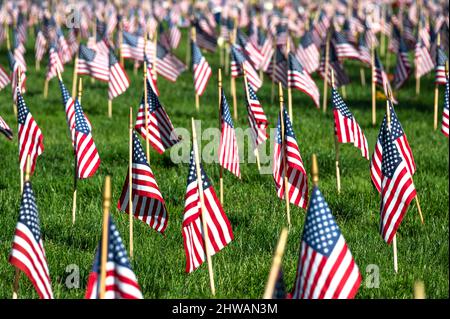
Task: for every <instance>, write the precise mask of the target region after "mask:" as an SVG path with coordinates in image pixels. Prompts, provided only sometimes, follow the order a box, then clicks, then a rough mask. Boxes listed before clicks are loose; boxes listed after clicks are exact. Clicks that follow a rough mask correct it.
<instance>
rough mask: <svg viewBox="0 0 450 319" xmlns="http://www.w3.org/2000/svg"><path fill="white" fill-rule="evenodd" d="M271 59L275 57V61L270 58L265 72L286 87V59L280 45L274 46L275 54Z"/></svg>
mask: <svg viewBox="0 0 450 319" xmlns="http://www.w3.org/2000/svg"><path fill="white" fill-rule="evenodd" d="M272 59H275V61H273V60H272V61H271V62H270V64H269V67H268V68H267V74H269V75H270V76H271V78H272V79H273V81H274V82H275V83H278V82H281V84H282V85H283V87H287V85H288V79H287V74H288V61H287V59H286V57H285V55H284V54H283V52H282V51H281V48H280V47H277V48H276V50H275V56H274V57H272ZM274 62H275V63H274ZM274 67H275V70H274Z"/></svg>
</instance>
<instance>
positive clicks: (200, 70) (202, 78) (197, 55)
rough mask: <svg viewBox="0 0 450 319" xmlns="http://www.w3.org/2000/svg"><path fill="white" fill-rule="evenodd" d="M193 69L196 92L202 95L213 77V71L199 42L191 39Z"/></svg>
mask: <svg viewBox="0 0 450 319" xmlns="http://www.w3.org/2000/svg"><path fill="white" fill-rule="evenodd" d="M191 50H192V70H193V73H194V87H195V92H196V93H197V94H198V95H199V96H201V95H202V94H203V92H205V89H206V85H207V84H208V81H209V78H210V77H211V74H212V71H211V67H210V66H209V64H208V62H207V61H206V59H205V57H204V56H203V55H202V53H201V52H200V49H199V48H198V46H197V44H196V43H195V42H194V41H192V40H191Z"/></svg>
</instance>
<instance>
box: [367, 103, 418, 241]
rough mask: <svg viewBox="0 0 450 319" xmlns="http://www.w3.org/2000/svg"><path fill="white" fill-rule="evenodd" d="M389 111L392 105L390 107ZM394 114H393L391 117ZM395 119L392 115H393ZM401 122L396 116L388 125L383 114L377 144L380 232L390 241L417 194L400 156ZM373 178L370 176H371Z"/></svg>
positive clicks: (406, 166) (407, 165) (409, 171)
mask: <svg viewBox="0 0 450 319" xmlns="http://www.w3.org/2000/svg"><path fill="white" fill-rule="evenodd" d="M390 109H391V110H393V108H391V107H390ZM392 115H394V116H395V113H394V114H392V113H391V116H392ZM392 119H393V120H394V118H392ZM400 130H401V126H400V123H399V122H398V120H397V119H396V116H395V122H394V121H392V122H391V123H390V125H389V124H388V123H387V121H386V116H385V117H384V120H383V123H382V124H381V129H380V133H379V135H378V141H377V146H378V144H381V157H382V159H381V173H380V175H381V176H380V193H381V207H380V215H381V220H380V233H381V236H382V237H383V239H384V240H385V241H386V242H387V243H388V244H390V243H391V241H392V239H393V238H394V236H395V234H396V232H397V229H398V227H399V226H400V223H401V222H402V219H403V216H404V215H405V213H406V210H407V209H408V206H409V204H410V203H411V201H412V200H413V198H414V197H415V196H416V189H415V187H414V183H413V180H412V174H411V169H410V168H409V165H410V164H409V163H408V162H407V161H405V158H404V156H402V154H401V153H402V152H403V150H402V149H401V148H400V147H399V143H398V139H399V138H398V133H399V131H400ZM372 179H373V176H372Z"/></svg>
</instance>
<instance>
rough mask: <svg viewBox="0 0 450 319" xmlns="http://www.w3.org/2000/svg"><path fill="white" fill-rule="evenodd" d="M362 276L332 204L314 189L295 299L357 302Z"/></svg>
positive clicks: (301, 247)
mask: <svg viewBox="0 0 450 319" xmlns="http://www.w3.org/2000/svg"><path fill="white" fill-rule="evenodd" d="M361 280H362V279H361V274H360V272H359V269H358V266H357V265H356V263H355V260H354V259H353V256H352V253H351V252H350V249H349V248H348V246H347V243H346V242H345V239H344V236H343V235H342V233H341V230H340V228H339V226H338V225H337V223H336V220H335V219H334V217H333V215H332V214H331V210H330V208H329V207H328V203H327V202H326V201H325V198H324V197H323V195H322V193H321V192H320V190H319V188H318V187H317V186H315V187H314V188H313V190H312V196H311V200H310V202H309V208H308V212H307V213H306V221H305V226H304V228H303V234H302V241H301V243H300V253H299V257H298V266H297V274H296V279H295V284H294V288H293V291H292V298H293V299H353V298H354V297H355V295H356V293H357V292H358V289H359V286H360V284H361Z"/></svg>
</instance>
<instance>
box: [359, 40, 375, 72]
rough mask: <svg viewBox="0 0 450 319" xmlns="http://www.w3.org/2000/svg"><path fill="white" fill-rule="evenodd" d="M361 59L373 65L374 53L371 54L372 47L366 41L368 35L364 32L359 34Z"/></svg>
mask: <svg viewBox="0 0 450 319" xmlns="http://www.w3.org/2000/svg"><path fill="white" fill-rule="evenodd" d="M358 51H359V60H360V61H361V62H362V63H365V64H367V65H372V55H371V54H370V48H369V46H368V45H367V42H366V36H365V34H364V33H361V34H360V35H359V40H358Z"/></svg>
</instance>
